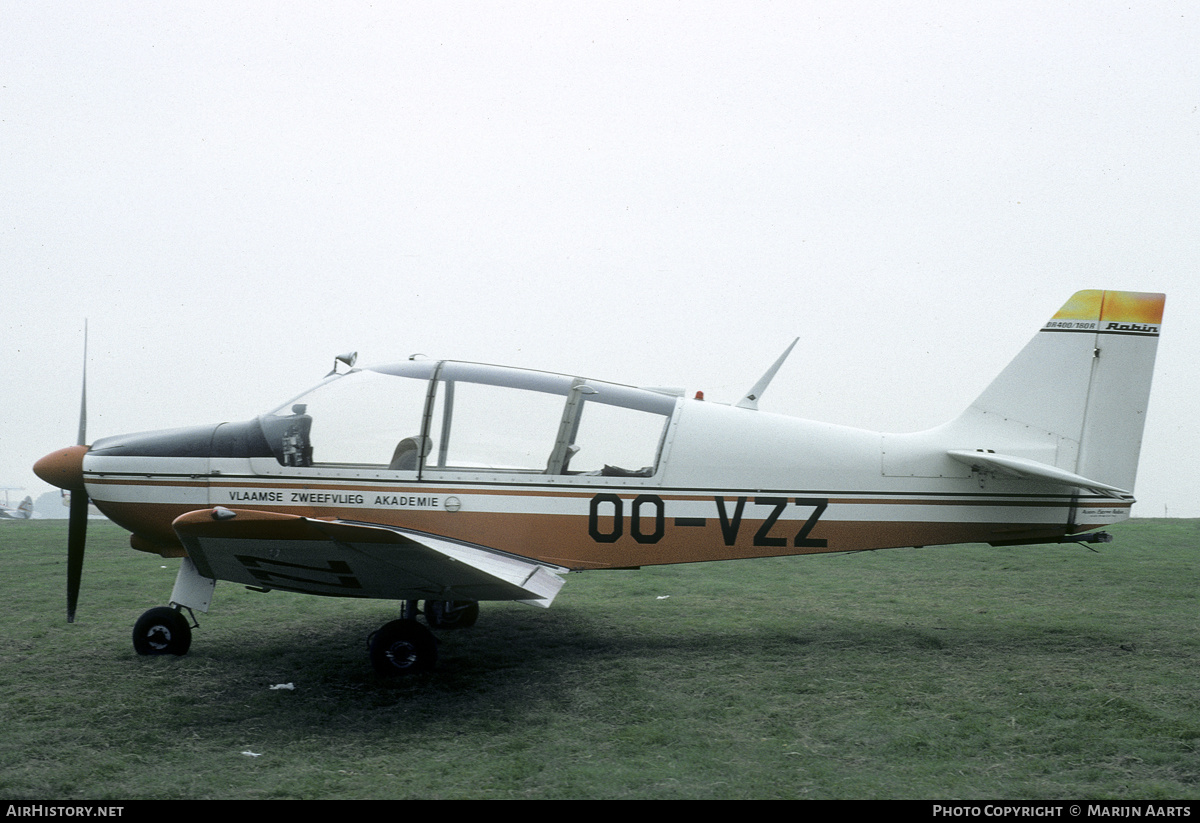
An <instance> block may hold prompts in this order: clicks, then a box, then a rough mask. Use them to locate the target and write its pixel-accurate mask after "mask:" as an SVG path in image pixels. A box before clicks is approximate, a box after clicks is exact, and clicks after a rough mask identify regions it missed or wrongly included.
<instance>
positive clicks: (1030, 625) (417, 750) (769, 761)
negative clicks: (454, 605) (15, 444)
mask: <svg viewBox="0 0 1200 823" xmlns="http://www.w3.org/2000/svg"><path fill="white" fill-rule="evenodd" d="M1110 531H1111V532H1112V533H1113V534H1114V535H1115V537H1116V542H1114V543H1112V544H1108V545H1102V546H1100V547H1099V552H1098V553H1097V552H1092V551H1089V550H1088V549H1087V548H1085V547H1079V546H1025V547H1016V548H990V547H986V546H961V547H945V548H926V549H920V550H896V551H883V552H873V553H862V554H854V555H834V556H823V557H806V558H784V559H772V560H761V561H749V562H741V563H719V564H699V565H693V566H680V567H660V568H653V569H645V570H642V571H621V572H593V573H588V574H580V575H572V576H570V577H569V578H568V581H567V585H566V587H565V588H564V589H563V592H562V593H561V595H560V596H559V599H558V601H557V602H556V604H555V606H554V607H553V608H551V609H549V610H541V609H534V608H529V607H525V606H520V605H516V604H484V608H483V612H482V615H481V617H480V620H479V623H478V624H477V625H476V626H475V627H474V628H473V629H470V630H467V631H463V632H457V633H455V632H445V633H442V634H441V639H442V643H441V646H440V656H441V661H440V664H439V669H438V670H437V671H435V672H433V673H431V674H427V675H420V676H418V677H416V678H414V679H410V680H406V681H402V682H401V683H400V684H398V685H396V684H389V683H385V682H382V681H379V680H377V679H376V677H375V675H374V674H373V673H372V670H371V667H370V664H369V663H368V661H367V657H366V636H367V635H368V634H369V633H370V632H372V631H374V630H375V629H376V628H378V627H379V626H380V625H382V624H383V623H384V622H386V621H388V620H391V619H393V618H394V617H396V616H397V615H396V614H395V608H394V604H390V603H385V602H381V601H351V600H326V599H319V598H311V597H303V596H300V595H292V594H286V593H270V594H266V595H263V594H258V593H255V592H250V591H248V590H246V589H243V588H240V587H236V586H233V585H231V584H224V583H223V584H220V585H218V586H217V592H216V598H215V600H214V604H213V610H212V612H211V613H210V614H209V615H199V617H200V622H201V626H200V628H199V629H198V630H197V631H196V632H195V638H194V641H193V644H192V651H191V653H190V654H189V655H188V656H186V657H182V658H175V657H169V658H139V657H138V656H137V655H136V654H135V653H134V651H133V648H132V645H131V642H130V633H131V630H132V626H133V622H134V621H135V620H136V619H137V617H138V615H139V614H141V612H142V611H144V610H145V609H147V608H149V607H151V606H156V605H162V604H163V603H165V601H166V600H167V598H168V597H169V595H170V591H171V587H172V584H173V581H174V576H175V570H176V568H177V567H178V561H161V560H159V559H158V558H156V557H153V556H150V555H142V554H139V553H137V552H133V551H131V550H129V549H128V543H127V538H126V535H125V533H124V532H122V531H120V530H119V529H117V528H116V527H115V526H112V525H111V524H108V523H100V522H93V523H92V524H91V526H90V532H89V545H88V558H87V561H86V565H85V569H84V584H83V590H82V594H81V597H80V611H79V621H78V622H77V623H75V624H73V625H67V624H66V622H65V617H64V615H65V605H64V601H65V594H64V592H65V588H66V584H65V574H66V572H65V557H66V550H65V543H66V525H65V522H64V521H30V522H19V523H18V522H13V523H5V524H0V558H2V562H3V576H2V578H0V798H3V799H13V800H17V799H41V800H50V799H56V800H57V799H72V798H89V799H100V800H102V799H117V800H120V799H135V798H164V799H166V798H709V797H711V798H924V799H947V800H949V799H959V800H968V799H995V798H1006V799H1060V798H1076V799H1080V798H1094V799H1101V798H1118V799H1195V798H1197V797H1200V751H1198V749H1200V690H1198V689H1197V684H1198V683H1200V636H1198V632H1197V617H1198V609H1197V606H1198V605H1200V586H1198V583H1200V569H1198V566H1197V549H1196V547H1197V545H1198V544H1200V521H1194V520H1134V521H1130V522H1128V523H1125V524H1121V525H1118V526H1116V527H1113V528H1111V529H1110ZM662 598H665V599H662ZM282 683H292V684H294V687H295V688H294V690H286V689H272V688H271V687H272V686H274V685H277V684H282ZM247 752H252V753H253V755H251V754H247Z"/></svg>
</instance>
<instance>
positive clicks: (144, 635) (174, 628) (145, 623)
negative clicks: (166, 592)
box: [133, 606, 192, 655]
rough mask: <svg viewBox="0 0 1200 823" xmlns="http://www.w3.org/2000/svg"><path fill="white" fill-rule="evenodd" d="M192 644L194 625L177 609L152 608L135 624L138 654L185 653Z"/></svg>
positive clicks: (134, 646)
mask: <svg viewBox="0 0 1200 823" xmlns="http://www.w3.org/2000/svg"><path fill="white" fill-rule="evenodd" d="M191 645H192V627H191V626H189V625H188V622H187V618H185V617H184V616H183V615H182V614H180V613H179V612H177V611H176V610H175V609H170V608H167V607H166V606H159V607H157V608H154V609H150V610H149V611H148V612H146V613H145V614H143V615H142V616H141V617H139V618H138V620H137V622H136V623H134V624H133V648H134V649H135V650H136V651H137V653H138V654H175V655H184V654H187V653H188V649H189V648H190V647H191Z"/></svg>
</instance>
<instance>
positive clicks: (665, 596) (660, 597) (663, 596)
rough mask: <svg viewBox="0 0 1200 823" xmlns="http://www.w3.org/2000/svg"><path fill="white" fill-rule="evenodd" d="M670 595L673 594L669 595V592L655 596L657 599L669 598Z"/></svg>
mask: <svg viewBox="0 0 1200 823" xmlns="http://www.w3.org/2000/svg"><path fill="white" fill-rule="evenodd" d="M670 596H671V595H669V594H660V595H659V596H658V597H656V598H654V599H655V600H666V599H667V598H668V597H670Z"/></svg>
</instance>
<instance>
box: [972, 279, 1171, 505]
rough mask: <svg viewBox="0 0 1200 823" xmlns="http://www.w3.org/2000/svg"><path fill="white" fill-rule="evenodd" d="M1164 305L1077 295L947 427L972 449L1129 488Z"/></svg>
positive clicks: (1135, 295)
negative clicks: (969, 439) (1029, 461)
mask: <svg viewBox="0 0 1200 823" xmlns="http://www.w3.org/2000/svg"><path fill="white" fill-rule="evenodd" d="M1164 302H1165V296H1164V295H1162V294H1148V293H1141V292H1118V291H1081V292H1077V293H1076V294H1075V295H1074V296H1073V297H1072V298H1071V299H1070V300H1068V301H1067V302H1066V304H1065V305H1064V306H1063V307H1062V308H1061V309H1059V311H1058V313H1057V314H1055V315H1054V317H1052V318H1050V320H1049V321H1048V322H1047V323H1046V325H1045V326H1043V327H1042V329H1041V331H1039V332H1038V333H1037V334H1036V335H1034V338H1033V340H1031V341H1030V342H1029V344H1028V345H1026V346H1025V348H1024V349H1023V350H1022V351H1021V353H1020V354H1018V355H1017V357H1016V359H1015V360H1013V361H1012V363H1010V364H1009V365H1008V367H1007V368H1005V370H1004V371H1003V372H1001V373H1000V376H999V377H997V378H996V379H995V380H994V381H993V382H992V384H991V385H990V386H988V387H987V389H985V390H984V392H983V394H981V395H980V396H979V398H978V399H977V400H976V401H975V402H974V403H973V404H971V407H970V408H969V409H968V410H967V411H966V412H965V413H964V414H963V415H962V417H960V418H959V419H958V420H957V421H955V422H954V423H952V424H951V425H950V428H951V429H952V430H953V432H954V433H955V435H956V436H961V437H964V438H965V437H970V438H971V439H972V440H975V441H976V443H977V444H976V445H974V446H972V448H980V447H984V448H988V449H994V450H996V451H1001V450H1003V453H1005V454H1010V455H1013V456H1015V457H1019V458H1025V459H1029V460H1034V461H1037V462H1039V463H1043V464H1048V465H1051V466H1054V467H1056V468H1058V469H1061V470H1064V471H1067V472H1071V473H1074V474H1076V475H1080V476H1082V477H1085V478H1089V479H1091V480H1094V481H1097V482H1099V483H1102V484H1109V485H1111V486H1114V487H1116V488H1118V489H1125V490H1129V491H1132V490H1133V485H1134V480H1135V479H1136V477H1137V462H1138V454H1139V452H1140V451H1141V445H1142V430H1143V427H1144V425H1145V420H1146V407H1147V404H1148V401H1149V397H1150V379H1151V376H1152V373H1153V371H1154V356H1155V352H1156V349H1157V347H1158V335H1159V330H1160V329H1161V327H1162V315H1163V304H1164ZM989 444H994V445H989Z"/></svg>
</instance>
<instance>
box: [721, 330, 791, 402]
mask: <svg viewBox="0 0 1200 823" xmlns="http://www.w3.org/2000/svg"><path fill="white" fill-rule="evenodd" d="M799 342H800V338H799V337H797V338H796V339H795V340H793V341H792V345H790V346H788V347H787V348H786V349H784V350H783V354H781V355H779V359H778V360H776V361H775V363H774V364H772V366H771V368H769V369H767V371H766V373H765V374H763V376H762V377H760V378H758V382H757V383H755V384H754V385H753V386H752V387H751V388H750V391H748V392H746V395H745V397H743V398H742V399H741V400H739V401H738V402H737V403H736V404H735V405H736V406H737V407H738V408H739V409H754V410H756V411H757V410H758V399H759V398H760V397H762V395H763V392H765V391H766V390H767V386H769V385H770V384H771V381H772V380H773V379H774V378H775V372H777V371H779V367H780V366H782V365H783V361H784V360H787V356H788V355H789V354H791V353H792V349H794V348H795V347H796V344H797V343H799Z"/></svg>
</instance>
